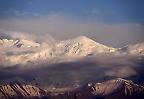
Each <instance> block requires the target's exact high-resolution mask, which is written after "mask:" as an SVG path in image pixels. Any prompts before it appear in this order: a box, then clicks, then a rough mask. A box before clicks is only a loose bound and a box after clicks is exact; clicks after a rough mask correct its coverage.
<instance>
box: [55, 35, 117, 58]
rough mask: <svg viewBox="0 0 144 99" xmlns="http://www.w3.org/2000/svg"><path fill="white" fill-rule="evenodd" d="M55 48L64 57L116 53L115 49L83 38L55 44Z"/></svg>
mask: <svg viewBox="0 0 144 99" xmlns="http://www.w3.org/2000/svg"><path fill="white" fill-rule="evenodd" d="M56 48H57V49H59V51H61V52H60V53H61V54H63V55H66V56H87V55H89V54H106V53H112V52H115V51H116V49H115V48H112V47H108V46H105V45H102V44H99V43H97V42H95V41H93V40H92V39H89V38H88V37H85V36H79V37H77V38H74V39H70V40H65V41H61V42H59V43H57V44H56Z"/></svg>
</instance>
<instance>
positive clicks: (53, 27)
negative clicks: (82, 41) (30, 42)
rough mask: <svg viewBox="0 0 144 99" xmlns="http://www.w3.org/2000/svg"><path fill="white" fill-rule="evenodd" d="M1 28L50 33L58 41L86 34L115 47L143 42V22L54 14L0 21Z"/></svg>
mask: <svg viewBox="0 0 144 99" xmlns="http://www.w3.org/2000/svg"><path fill="white" fill-rule="evenodd" d="M0 28H1V29H5V30H13V31H23V32H29V33H31V34H36V35H41V36H45V35H46V34H50V35H52V36H53V37H54V38H56V39H58V40H63V39H68V38H72V37H76V36H79V35H86V36H88V37H90V38H92V39H94V40H95V41H97V42H100V43H103V44H106V45H109V46H115V47H120V46H124V45H127V44H129V43H138V42H142V41H144V38H143V37H144V33H143V32H144V25H142V24H140V23H113V24H110V23H104V22H100V21H98V20H94V19H90V20H83V19H77V18H72V17H70V16H67V15H64V14H57V13H56V14H54V13H53V14H50V15H48V16H47V17H40V16H38V17H35V18H33V19H23V20H20V19H14V20H10V21H9V20H8V21H7V20H4V21H3V20H0Z"/></svg>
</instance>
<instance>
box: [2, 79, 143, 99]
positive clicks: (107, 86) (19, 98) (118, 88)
mask: <svg viewBox="0 0 144 99" xmlns="http://www.w3.org/2000/svg"><path fill="white" fill-rule="evenodd" d="M11 98H14V99H31V98H32V99H40V98H44V99H144V87H143V86H140V85H137V84H134V83H133V82H132V81H128V80H124V79H121V78H118V79H114V80H110V81H106V82H103V83H96V84H88V86H87V87H85V88H80V89H77V90H74V91H70V92H65V93H57V94H55V93H54V94H53V93H52V94H49V93H48V92H46V91H44V90H42V89H40V88H38V87H35V86H32V85H21V84H10V85H3V86H1V87H0V99H11Z"/></svg>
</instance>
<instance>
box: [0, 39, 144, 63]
mask: <svg viewBox="0 0 144 99" xmlns="http://www.w3.org/2000/svg"><path fill="white" fill-rule="evenodd" d="M0 50H1V52H0V54H1V55H2V56H4V57H5V58H4V59H5V61H7V63H10V64H11V65H15V64H27V63H36V64H37V63H41V62H44V61H46V62H49V61H51V62H52V60H56V59H63V61H67V60H68V59H71V58H82V57H85V56H91V55H93V56H95V55H98V54H102V55H122V54H123V55H137V56H139V55H140V56H142V55H144V43H140V44H135V45H129V46H125V47H123V48H113V47H108V46H106V45H103V44H100V43H97V42H95V41H94V40H92V39H90V38H88V37H86V36H79V37H76V38H72V39H69V40H64V41H57V42H53V43H48V44H47V43H37V42H35V41H30V40H12V39H1V40H0ZM1 63H2V62H1ZM3 63H4V62H3Z"/></svg>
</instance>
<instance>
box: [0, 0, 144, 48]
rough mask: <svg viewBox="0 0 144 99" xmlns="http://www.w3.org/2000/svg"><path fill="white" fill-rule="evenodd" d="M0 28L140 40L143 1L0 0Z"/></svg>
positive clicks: (107, 40) (116, 41) (110, 41)
mask: <svg viewBox="0 0 144 99" xmlns="http://www.w3.org/2000/svg"><path fill="white" fill-rule="evenodd" d="M0 30H8V31H21V32H27V33H29V34H35V35H37V34H39V35H40V34H42V35H46V34H49V35H52V36H53V37H54V38H56V39H58V40H63V39H68V38H71V37H76V36H79V35H86V36H88V37H90V38H92V39H94V40H95V41H97V42H100V43H103V44H106V45H109V46H115V47H118V46H124V45H127V44H133V43H138V42H142V41H144V1H143V0H0Z"/></svg>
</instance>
